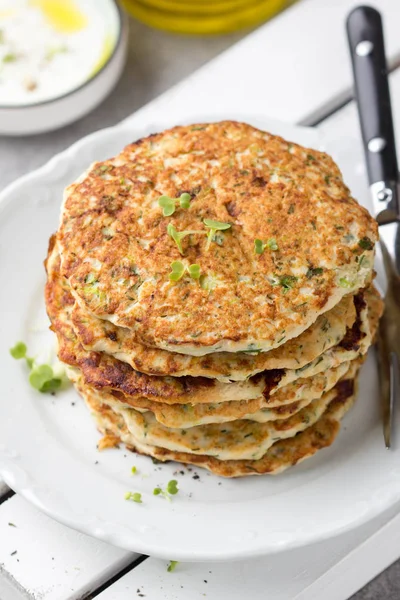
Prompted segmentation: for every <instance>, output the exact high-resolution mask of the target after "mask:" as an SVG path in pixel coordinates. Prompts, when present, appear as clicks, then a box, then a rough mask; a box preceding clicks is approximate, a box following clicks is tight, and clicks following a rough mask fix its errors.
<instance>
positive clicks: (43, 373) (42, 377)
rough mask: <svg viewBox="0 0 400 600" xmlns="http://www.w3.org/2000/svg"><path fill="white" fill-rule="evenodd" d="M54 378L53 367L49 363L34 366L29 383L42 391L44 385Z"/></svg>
mask: <svg viewBox="0 0 400 600" xmlns="http://www.w3.org/2000/svg"><path fill="white" fill-rule="evenodd" d="M52 379H53V369H52V368H51V367H50V366H49V365H39V366H37V367H34V368H33V369H32V371H31V373H30V375H29V383H30V384H31V386H32V387H33V388H35V390H38V391H41V390H42V389H43V386H44V385H45V384H46V383H48V382H49V381H51V380H52Z"/></svg>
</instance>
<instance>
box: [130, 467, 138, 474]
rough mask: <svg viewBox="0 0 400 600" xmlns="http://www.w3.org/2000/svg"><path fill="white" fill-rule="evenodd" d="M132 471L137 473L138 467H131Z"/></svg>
mask: <svg viewBox="0 0 400 600" xmlns="http://www.w3.org/2000/svg"><path fill="white" fill-rule="evenodd" d="M131 473H132V475H136V473H137V468H136V467H132V469H131Z"/></svg>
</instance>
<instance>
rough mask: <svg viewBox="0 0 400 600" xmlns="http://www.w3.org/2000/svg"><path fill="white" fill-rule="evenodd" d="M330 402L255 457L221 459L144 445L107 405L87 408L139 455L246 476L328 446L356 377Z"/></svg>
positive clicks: (280, 468) (100, 426)
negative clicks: (319, 413)
mask: <svg viewBox="0 0 400 600" xmlns="http://www.w3.org/2000/svg"><path fill="white" fill-rule="evenodd" d="M329 395H330V397H331V401H330V403H329V405H328V408H327V410H326V411H325V413H324V414H323V415H322V417H321V418H320V419H319V420H318V421H317V422H316V423H315V424H314V425H312V426H310V427H308V428H307V429H305V430H304V431H303V432H301V433H298V434H297V435H296V436H294V437H292V438H289V439H284V440H281V441H278V442H276V443H274V444H273V445H272V446H271V447H270V448H269V450H267V452H266V453H265V454H264V456H263V457H262V458H261V459H259V460H232V461H223V460H220V459H218V458H215V457H211V456H201V455H195V454H189V453H187V452H173V451H171V450H166V449H163V448H159V447H157V446H151V445H150V444H144V443H141V442H139V441H138V440H136V439H135V438H134V436H133V435H132V433H131V432H130V431H129V430H128V428H127V427H126V425H125V422H124V419H123V418H122V417H121V415H118V414H117V413H115V412H114V411H113V410H111V409H110V408H109V407H108V406H106V405H104V404H101V403H99V402H97V401H95V400H92V399H90V400H88V401H87V404H88V407H89V410H90V411H91V413H92V416H93V417H94V419H95V421H96V424H97V427H98V429H99V430H100V431H101V432H102V433H103V434H113V435H114V436H115V437H116V438H117V439H119V440H121V441H123V442H124V443H125V444H126V445H127V447H128V448H129V449H131V450H133V451H135V452H138V453H140V454H145V455H148V456H152V457H153V458H155V459H157V460H159V461H162V462H164V461H170V460H173V461H177V462H180V463H186V464H192V465H195V466H197V467H202V468H205V469H208V470H209V471H211V472H212V473H214V474H216V475H220V476H222V477H244V476H249V475H263V474H270V475H272V474H278V473H282V472H283V471H285V470H286V469H288V468H289V467H292V466H294V465H296V464H298V463H300V462H302V461H303V460H305V459H307V458H310V457H311V456H313V455H314V454H315V453H316V452H318V451H319V450H321V449H323V448H326V447H328V446H330V445H331V444H332V443H333V442H334V440H335V438H336V436H337V434H338V432H339V429H340V421H341V420H342V418H343V417H344V415H345V414H346V412H347V411H348V410H349V409H350V408H351V407H352V405H353V403H354V400H355V395H356V380H353V379H344V380H342V381H340V382H339V383H338V384H337V385H336V387H335V388H334V389H333V390H331V391H330V392H329Z"/></svg>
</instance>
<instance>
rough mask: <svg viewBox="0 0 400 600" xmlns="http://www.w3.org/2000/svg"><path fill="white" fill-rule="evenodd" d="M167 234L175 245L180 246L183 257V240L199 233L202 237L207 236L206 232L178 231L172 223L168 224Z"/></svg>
mask: <svg viewBox="0 0 400 600" xmlns="http://www.w3.org/2000/svg"><path fill="white" fill-rule="evenodd" d="M167 233H168V235H169V237H171V238H172V239H173V240H174V242H175V244H176V245H177V246H178V250H179V252H180V253H181V254H182V255H183V249H182V240H183V238H185V237H186V236H187V235H192V234H193V233H199V234H201V235H204V234H205V232H204V231H178V230H177V228H176V227H175V226H174V225H172V223H169V224H168V227H167Z"/></svg>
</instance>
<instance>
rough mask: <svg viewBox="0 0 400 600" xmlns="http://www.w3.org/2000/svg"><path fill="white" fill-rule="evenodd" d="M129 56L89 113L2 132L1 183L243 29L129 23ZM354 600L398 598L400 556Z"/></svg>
mask: <svg viewBox="0 0 400 600" xmlns="http://www.w3.org/2000/svg"><path fill="white" fill-rule="evenodd" d="M130 26H131V29H130V45H129V55H128V61H127V64H126V67H125V70H124V72H123V75H122V77H121V80H120V82H119V83H118V85H117V87H116V88H115V90H114V91H113V92H112V93H111V95H110V96H109V97H108V98H107V99H106V100H105V102H103V104H101V106H99V107H98V108H97V109H96V110H94V111H93V112H92V113H91V114H89V115H88V116H86V117H84V118H83V119H81V120H80V121H78V122H76V123H74V124H73V125H69V126H68V127H65V128H63V129H61V130H58V131H55V132H52V133H47V134H44V135H37V136H33V137H25V138H6V137H0V165H1V169H0V173H1V175H0V189H2V188H3V187H5V186H6V185H7V184H8V183H10V182H11V181H13V180H14V179H16V178H17V177H19V176H21V175H23V174H24V173H27V172H28V171H31V170H32V169H35V168H36V167H39V166H40V165H42V164H44V163H45V162H47V160H48V159H49V158H51V157H52V156H53V155H54V154H56V153H58V152H60V151H61V150H63V149H65V148H67V147H68V146H70V145H71V144H72V143H73V142H75V141H76V140H78V139H79V138H81V137H83V136H85V135H87V134H89V133H91V132H93V131H96V130H98V129H102V128H103V127H107V126H110V125H113V124H115V123H118V121H121V119H123V118H125V117H127V116H128V115H130V114H131V113H133V112H134V111H135V110H137V109H138V108H140V107H141V106H143V105H144V104H146V103H147V102H149V101H150V100H151V99H152V98H155V97H156V96H158V95H159V94H161V93H162V92H163V91H165V90H167V89H168V88H169V87H171V86H172V85H173V84H174V83H176V82H178V81H179V80H180V79H183V78H184V77H185V76H187V75H189V74H190V73H192V72H193V71H194V70H195V69H197V68H198V67H200V66H201V65H203V64H204V63H206V62H207V61H209V60H211V59H212V58H213V57H214V56H217V55H218V54H220V53H221V52H222V51H223V50H225V49H226V48H228V47H229V46H230V45H232V44H233V43H234V42H235V41H237V40H238V39H240V38H241V37H242V35H243V34H232V35H228V36H221V37H218V38H191V37H186V36H174V35H170V34H168V33H163V32H160V31H156V30H152V29H150V28H148V27H146V26H144V25H141V24H140V23H137V22H135V21H133V20H132V21H131V23H130ZM351 600H400V561H399V562H398V563H396V564H394V565H393V566H392V567H390V568H389V569H387V571H385V573H383V574H382V575H380V576H379V577H377V578H376V579H375V580H374V581H373V582H371V583H370V584H369V585H368V586H367V587H366V588H364V589H363V590H361V591H360V592H358V593H357V594H355V596H353V597H352V599H351Z"/></svg>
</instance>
